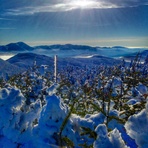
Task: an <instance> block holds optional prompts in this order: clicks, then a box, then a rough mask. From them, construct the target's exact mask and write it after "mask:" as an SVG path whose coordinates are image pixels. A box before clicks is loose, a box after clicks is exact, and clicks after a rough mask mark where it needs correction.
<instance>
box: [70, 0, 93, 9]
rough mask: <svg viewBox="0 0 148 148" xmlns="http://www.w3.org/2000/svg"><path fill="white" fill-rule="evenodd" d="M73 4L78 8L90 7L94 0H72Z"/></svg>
mask: <svg viewBox="0 0 148 148" xmlns="http://www.w3.org/2000/svg"><path fill="white" fill-rule="evenodd" d="M72 4H73V6H75V7H78V8H88V7H90V6H92V5H93V4H94V1H92V0H75V1H73V2H72Z"/></svg>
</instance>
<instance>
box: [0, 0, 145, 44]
mask: <svg viewBox="0 0 148 148" xmlns="http://www.w3.org/2000/svg"><path fill="white" fill-rule="evenodd" d="M18 41H23V42H26V43H28V44H29V45H43V44H66V43H72V44H87V45H92V46H115V45H120V46H127V47H148V0H31V1H30V0H11V1H10V0H0V44H1V45H5V44H7V43H10V42H18Z"/></svg>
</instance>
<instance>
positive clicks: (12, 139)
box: [0, 85, 41, 147]
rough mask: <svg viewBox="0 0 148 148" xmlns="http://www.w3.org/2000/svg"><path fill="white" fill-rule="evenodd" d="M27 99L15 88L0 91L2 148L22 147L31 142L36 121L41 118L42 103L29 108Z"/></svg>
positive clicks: (0, 144)
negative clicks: (10, 147) (10, 146)
mask: <svg viewBox="0 0 148 148" xmlns="http://www.w3.org/2000/svg"><path fill="white" fill-rule="evenodd" d="M25 101H26V99H25V97H24V96H23V95H22V93H21V92H20V90H18V89H17V88H15V87H12V86H10V85H6V86H5V88H3V89H1V90H0V137H1V138H0V146H1V147H6V146H7V142H8V143H10V144H12V147H13V146H14V147H17V146H21V145H23V144H25V143H28V142H29V141H30V140H31V135H32V129H33V128H34V125H35V123H34V122H35V120H37V118H38V117H39V114H40V110H41V102H40V101H37V102H35V103H33V104H31V106H30V107H27V105H26V103H25Z"/></svg>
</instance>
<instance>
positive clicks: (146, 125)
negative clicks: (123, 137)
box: [125, 102, 148, 148]
mask: <svg viewBox="0 0 148 148" xmlns="http://www.w3.org/2000/svg"><path fill="white" fill-rule="evenodd" d="M125 128H126V130H127V133H128V134H129V135H130V136H131V137H132V138H133V139H135V141H136V143H137V145H138V147H139V148H147V147H148V141H147V139H148V102H147V105H146V109H143V110H142V111H141V112H139V113H138V114H135V115H133V116H131V117H130V118H129V119H128V121H127V122H126V124H125Z"/></svg>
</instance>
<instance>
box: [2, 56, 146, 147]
mask: <svg viewBox="0 0 148 148" xmlns="http://www.w3.org/2000/svg"><path fill="white" fill-rule="evenodd" d="M11 60H12V61H11V62H14V63H15V64H16V65H17V64H20V63H18V62H17V59H11ZM53 77H54V75H53V72H52V71H50V69H48V65H46V64H45V63H44V65H40V66H38V65H37V64H36V63H34V65H33V66H32V67H30V68H29V69H28V70H27V71H25V72H23V73H21V74H18V75H15V76H12V77H10V78H9V79H8V80H1V82H0V147H2V148H10V147H11V148H54V147H67V148H68V147H75V148H82V147H84V148H85V147H87V148H92V147H94V148H109V147H110V148H126V147H130V148H137V147H140V148H147V147H148V141H147V138H148V101H147V99H148V61H147V60H145V63H144V64H141V63H140V62H139V59H138V57H137V58H135V60H134V61H132V62H131V63H130V64H129V65H128V66H126V63H125V61H122V62H121V63H118V64H117V65H113V66H111V65H97V64H95V65H93V64H92V63H91V66H90V65H89V66H87V65H85V66H77V65H70V64H69V65H67V66H65V67H63V68H61V69H59V71H58V74H57V76H56V79H57V81H56V83H55V82H54V79H53Z"/></svg>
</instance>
